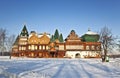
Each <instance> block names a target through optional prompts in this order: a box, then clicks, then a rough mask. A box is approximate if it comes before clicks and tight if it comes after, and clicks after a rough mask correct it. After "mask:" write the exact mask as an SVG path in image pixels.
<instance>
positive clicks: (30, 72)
mask: <svg viewBox="0 0 120 78" xmlns="http://www.w3.org/2000/svg"><path fill="white" fill-rule="evenodd" d="M0 78H120V58H116V59H112V58H111V59H110V62H106V63H102V62H101V59H57V58H56V59H45V58H34V59H33V58H12V59H9V57H1V56H0Z"/></svg>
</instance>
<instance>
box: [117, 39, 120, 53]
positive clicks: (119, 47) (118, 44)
mask: <svg viewBox="0 0 120 78" xmlns="http://www.w3.org/2000/svg"><path fill="white" fill-rule="evenodd" d="M117 47H118V49H117V50H118V52H120V40H118V41H117Z"/></svg>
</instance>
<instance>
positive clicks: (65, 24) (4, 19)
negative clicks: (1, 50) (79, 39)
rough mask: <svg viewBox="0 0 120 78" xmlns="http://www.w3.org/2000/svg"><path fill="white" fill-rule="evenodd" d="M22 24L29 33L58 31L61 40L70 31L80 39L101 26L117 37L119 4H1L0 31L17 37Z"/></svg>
mask: <svg viewBox="0 0 120 78" xmlns="http://www.w3.org/2000/svg"><path fill="white" fill-rule="evenodd" d="M24 24H26V25H27V29H28V31H29V32H30V31H32V30H34V31H36V32H38V33H41V32H48V33H51V34H54V31H55V29H58V30H59V33H62V34H63V36H64V38H65V37H66V36H67V35H68V34H69V33H70V31H71V30H72V29H73V30H75V31H76V33H77V34H78V35H79V36H81V35H83V34H84V33H85V32H86V31H87V30H88V28H90V29H91V30H92V31H95V32H98V31H99V30H100V29H101V28H103V27H104V26H107V27H109V29H111V30H112V33H113V34H114V35H120V0H0V28H5V29H7V31H8V34H15V35H18V34H19V33H20V32H21V30H22V28H23V26H24Z"/></svg>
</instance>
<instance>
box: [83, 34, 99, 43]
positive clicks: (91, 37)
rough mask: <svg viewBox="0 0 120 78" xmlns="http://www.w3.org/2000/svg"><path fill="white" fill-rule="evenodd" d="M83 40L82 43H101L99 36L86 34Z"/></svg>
mask: <svg viewBox="0 0 120 78" xmlns="http://www.w3.org/2000/svg"><path fill="white" fill-rule="evenodd" d="M81 38H82V41H84V42H98V41H99V35H88V34H85V35H83V36H82V37H81Z"/></svg>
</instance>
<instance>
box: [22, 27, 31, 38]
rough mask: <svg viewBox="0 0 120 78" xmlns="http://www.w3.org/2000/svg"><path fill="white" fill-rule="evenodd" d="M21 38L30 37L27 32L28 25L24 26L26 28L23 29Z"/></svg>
mask: <svg viewBox="0 0 120 78" xmlns="http://www.w3.org/2000/svg"><path fill="white" fill-rule="evenodd" d="M20 36H22V37H23V36H25V37H28V36H29V34H28V31H27V28H26V25H24V27H23V29H22V31H21V33H20Z"/></svg>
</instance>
